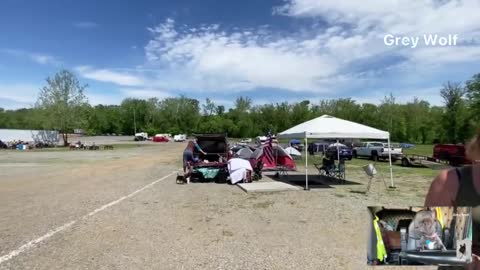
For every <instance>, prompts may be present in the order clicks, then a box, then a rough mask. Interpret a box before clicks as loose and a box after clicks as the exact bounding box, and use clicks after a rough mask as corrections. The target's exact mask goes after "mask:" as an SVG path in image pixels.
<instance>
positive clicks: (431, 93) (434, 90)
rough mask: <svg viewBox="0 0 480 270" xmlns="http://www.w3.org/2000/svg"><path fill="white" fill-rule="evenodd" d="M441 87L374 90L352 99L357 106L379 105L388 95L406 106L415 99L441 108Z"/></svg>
mask: <svg viewBox="0 0 480 270" xmlns="http://www.w3.org/2000/svg"><path fill="white" fill-rule="evenodd" d="M441 88H442V86H438V87H428V88H416V89H415V88H410V89H402V91H401V92H398V91H395V90H394V89H382V90H374V91H371V92H369V93H368V96H367V95H363V96H354V97H352V99H353V100H355V101H356V102H357V103H358V104H362V103H371V104H376V105H379V104H381V102H382V101H383V99H384V98H385V97H386V96H390V93H392V94H393V96H394V97H395V102H396V103H399V104H406V103H408V102H412V101H413V99H414V97H417V98H418V99H420V100H425V101H427V102H428V103H430V105H434V106H441V105H443V100H442V97H441V96H440V89H441Z"/></svg>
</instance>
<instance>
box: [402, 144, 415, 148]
mask: <svg viewBox="0 0 480 270" xmlns="http://www.w3.org/2000/svg"><path fill="white" fill-rule="evenodd" d="M400 147H402V148H403V149H410V148H414V147H415V144H411V143H401V144H400Z"/></svg>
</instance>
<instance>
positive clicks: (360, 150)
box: [353, 142, 403, 161]
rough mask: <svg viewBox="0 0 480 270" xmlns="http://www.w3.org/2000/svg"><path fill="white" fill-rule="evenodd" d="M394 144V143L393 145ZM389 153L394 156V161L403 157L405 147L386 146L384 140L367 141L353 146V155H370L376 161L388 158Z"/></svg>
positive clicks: (355, 156) (356, 156)
mask: <svg viewBox="0 0 480 270" xmlns="http://www.w3.org/2000/svg"><path fill="white" fill-rule="evenodd" d="M391 146H392V145H391ZM389 153H390V155H391V156H392V161H396V160H399V159H402V156H403V149H402V148H395V147H391V148H390V149H389V148H388V146H385V144H384V143H383V142H365V143H363V144H362V146H360V147H355V148H353V157H354V158H358V157H368V158H371V159H372V160H374V161H377V160H387V159H388V157H389Z"/></svg>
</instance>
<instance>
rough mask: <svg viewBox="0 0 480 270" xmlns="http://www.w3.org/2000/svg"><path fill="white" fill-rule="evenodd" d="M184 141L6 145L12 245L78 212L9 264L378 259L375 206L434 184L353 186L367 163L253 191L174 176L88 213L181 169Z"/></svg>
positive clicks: (8, 244)
mask: <svg viewBox="0 0 480 270" xmlns="http://www.w3.org/2000/svg"><path fill="white" fill-rule="evenodd" d="M182 147H183V144H173V143H172V144H156V145H154V146H151V147H139V148H131V149H125V150H115V151H110V152H108V151H99V152H97V153H88V152H82V153H80V152H79V153H77V154H75V153H70V152H36V153H18V152H9V153H8V154H6V153H5V152H4V153H0V257H1V256H3V255H5V254H8V253H9V252H10V251H12V250H15V249H17V248H18V247H19V246H21V245H23V244H25V243H26V242H28V241H30V240H32V239H35V238H37V237H39V236H42V235H44V234H45V233H47V232H48V231H49V230H51V229H53V228H56V227H58V226H60V225H62V224H65V223H67V222H69V221H72V220H76V221H77V222H76V223H75V224H73V225H72V226H71V227H68V228H66V229H65V230H63V231H61V232H58V233H57V234H55V235H53V236H52V237H51V238H48V239H47V240H45V241H44V242H42V243H41V244H39V245H38V246H35V247H34V248H31V249H29V250H27V251H25V252H24V253H21V254H20V255H18V256H16V257H14V258H13V259H11V260H8V261H7V262H4V263H2V264H0V269H367V266H366V232H367V227H366V226H367V220H366V215H365V213H366V212H365V211H366V207H367V206H370V205H390V206H408V205H413V204H416V205H421V204H423V197H424V193H425V190H423V191H421V190H420V191H418V192H410V190H409V189H407V188H406V187H403V186H402V181H403V182H404V183H407V182H409V181H412V182H421V181H423V182H425V183H423V184H421V185H420V186H421V187H424V186H427V185H428V181H427V180H426V179H421V178H418V179H400V180H399V181H398V182H397V184H398V185H399V190H397V191H394V192H393V193H392V192H387V191H384V190H383V189H382V185H380V184H378V185H374V186H373V192H372V193H371V194H369V195H365V194H360V193H352V192H351V191H352V190H360V189H361V188H362V187H363V188H365V185H364V184H366V182H367V179H366V178H365V177H363V176H362V175H360V174H359V175H352V179H355V182H358V183H360V184H363V185H348V186H338V185H333V184H332V185H331V188H312V190H311V191H308V192H306V191H303V190H302V191H289V192H282V193H266V194H247V193H244V192H243V191H241V190H240V189H239V188H237V187H235V186H229V185H224V184H214V183H208V184H191V185H177V184H176V183H175V177H174V176H172V177H169V178H166V179H165V180H163V181H160V182H158V183H156V184H155V185H153V186H151V187H149V188H147V189H145V190H142V191H141V192H138V193H136V194H135V195H134V196H131V197H128V198H126V199H125V200H122V201H120V202H118V203H117V204H115V205H113V206H111V207H109V208H107V209H104V210H103V211H101V212H98V213H96V214H95V215H93V216H91V217H89V218H86V219H82V218H81V217H83V216H84V215H86V214H88V213H90V212H91V211H93V210H94V209H98V208H99V207H101V206H103V205H105V204H108V203H110V202H112V201H115V200H118V199H119V198H121V197H123V196H125V195H127V194H131V193H132V192H134V191H136V190H138V189H139V188H142V187H144V186H145V185H147V184H149V183H151V182H153V181H154V180H156V179H159V178H161V177H162V176H165V175H168V174H169V173H171V172H172V170H176V169H178V168H179V158H180V153H181V151H182ZM79 155H80V156H79ZM79 160H81V162H79ZM5 164H23V165H22V166H16V167H15V166H11V167H9V168H8V170H6V169H4V168H7V166H2V165H5ZM265 180H268V179H265ZM406 191H409V192H408V194H407V193H406ZM402 194H403V195H402ZM397 195H399V196H397ZM400 195H401V196H400ZM422 196H423V197H422ZM375 269H382V268H375ZM383 269H397V268H395V267H387V268H383ZM398 269H405V268H404V267H402V268H398ZM408 269H417V268H414V267H412V268H408ZM418 269H435V268H431V267H430V268H425V267H424V268H418Z"/></svg>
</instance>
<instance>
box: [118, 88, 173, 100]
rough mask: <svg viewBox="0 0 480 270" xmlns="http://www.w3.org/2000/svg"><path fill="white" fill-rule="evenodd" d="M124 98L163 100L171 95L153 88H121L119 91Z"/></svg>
mask: <svg viewBox="0 0 480 270" xmlns="http://www.w3.org/2000/svg"><path fill="white" fill-rule="evenodd" d="M120 91H121V92H122V94H123V95H124V96H125V97H132V98H142V99H148V98H159V99H164V98H168V97H171V96H172V95H171V94H170V93H168V92H166V91H163V90H160V89H155V88H123V89H121V90H120Z"/></svg>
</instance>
